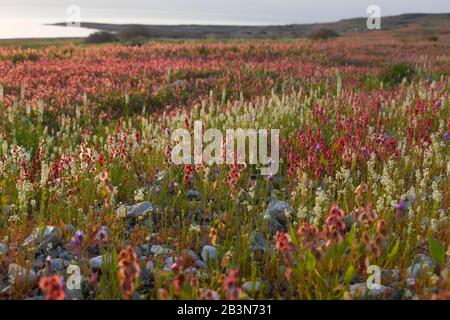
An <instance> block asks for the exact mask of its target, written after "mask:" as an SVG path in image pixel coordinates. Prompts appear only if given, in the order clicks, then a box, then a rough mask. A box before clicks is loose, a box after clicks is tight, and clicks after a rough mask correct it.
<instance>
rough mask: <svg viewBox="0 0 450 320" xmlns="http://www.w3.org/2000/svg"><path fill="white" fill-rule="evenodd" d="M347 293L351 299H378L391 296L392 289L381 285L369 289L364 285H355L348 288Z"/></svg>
mask: <svg viewBox="0 0 450 320" xmlns="http://www.w3.org/2000/svg"><path fill="white" fill-rule="evenodd" d="M349 293H350V296H352V297H353V298H362V299H364V298H369V299H380V298H387V297H389V296H391V295H393V293H394V289H393V288H391V287H387V286H383V285H380V286H379V287H378V288H374V289H369V288H367V284H366V283H357V284H354V285H351V286H350V292H349Z"/></svg>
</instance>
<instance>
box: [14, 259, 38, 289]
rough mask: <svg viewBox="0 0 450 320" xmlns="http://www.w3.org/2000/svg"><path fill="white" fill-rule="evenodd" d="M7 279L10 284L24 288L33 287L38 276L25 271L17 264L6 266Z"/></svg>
mask: <svg viewBox="0 0 450 320" xmlns="http://www.w3.org/2000/svg"><path fill="white" fill-rule="evenodd" d="M8 277H9V281H10V283H11V284H21V285H24V286H34V285H35V284H36V283H37V280H38V276H37V274H36V272H34V271H33V270H31V269H30V270H27V269H26V268H23V267H21V266H19V265H18V264H15V263H11V264H10V265H9V266H8Z"/></svg>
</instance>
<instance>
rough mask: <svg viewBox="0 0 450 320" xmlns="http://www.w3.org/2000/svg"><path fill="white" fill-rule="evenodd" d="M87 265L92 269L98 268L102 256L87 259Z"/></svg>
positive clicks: (100, 265) (100, 264)
mask: <svg viewBox="0 0 450 320" xmlns="http://www.w3.org/2000/svg"><path fill="white" fill-rule="evenodd" d="M89 265H90V266H91V268H93V269H100V268H101V267H102V265H103V256H98V257H95V258H92V259H91V260H89Z"/></svg>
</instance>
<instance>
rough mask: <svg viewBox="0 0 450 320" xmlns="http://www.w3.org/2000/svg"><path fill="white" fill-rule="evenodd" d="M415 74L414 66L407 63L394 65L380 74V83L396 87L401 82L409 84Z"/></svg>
mask: <svg viewBox="0 0 450 320" xmlns="http://www.w3.org/2000/svg"><path fill="white" fill-rule="evenodd" d="M415 74H416V70H415V68H414V66H413V65H411V64H409V63H400V64H394V65H392V66H390V67H388V68H387V69H386V70H385V71H384V73H382V74H381V81H383V83H385V84H388V85H397V84H400V83H402V82H403V80H406V81H407V82H410V81H411V80H412V78H413V77H414V75H415Z"/></svg>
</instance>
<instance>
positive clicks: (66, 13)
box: [0, 5, 283, 39]
mask: <svg viewBox="0 0 450 320" xmlns="http://www.w3.org/2000/svg"><path fill="white" fill-rule="evenodd" d="M75 20H77V21H82V22H83V21H84V22H98V23H117V24H126V23H131V24H158V25H178V24H209V25H269V24H283V23H282V22H281V21H258V20H249V19H242V18H236V17H224V16H221V15H212V14H209V15H205V14H200V13H195V12H189V13H186V12H163V11H154V10H153V11H145V10H139V11H138V10H108V9H107V10H99V9H88V10H80V12H77V8H72V10H70V9H69V10H68V8H67V7H57V8H56V7H55V8H42V7H5V6H1V5H0V39H23V38H65V37H86V36H88V35H89V34H91V33H93V32H95V31H96V30H92V29H86V28H79V27H60V26H51V25H48V24H52V23H56V22H68V23H73V22H74V21H75Z"/></svg>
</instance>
